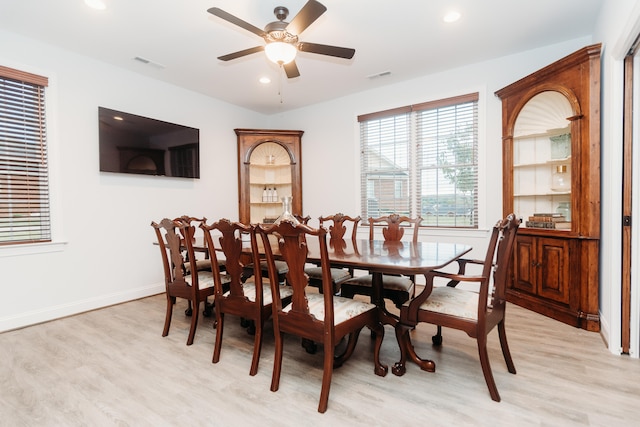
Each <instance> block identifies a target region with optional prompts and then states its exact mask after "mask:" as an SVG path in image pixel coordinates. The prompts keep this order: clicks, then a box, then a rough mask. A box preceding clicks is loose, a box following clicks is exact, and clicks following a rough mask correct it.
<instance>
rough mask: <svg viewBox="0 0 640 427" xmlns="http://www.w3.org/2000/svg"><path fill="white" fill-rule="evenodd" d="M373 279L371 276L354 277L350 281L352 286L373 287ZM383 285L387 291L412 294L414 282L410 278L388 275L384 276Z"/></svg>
mask: <svg viewBox="0 0 640 427" xmlns="http://www.w3.org/2000/svg"><path fill="white" fill-rule="evenodd" d="M372 280H373V277H372V276H371V275H364V276H358V277H354V278H353V279H351V280H349V283H350V284H354V285H358V286H367V287H371V282H372ZM382 285H383V287H384V288H385V289H391V290H394V291H404V292H408V293H410V294H412V293H413V292H412V291H413V286H414V285H413V281H411V279H409V278H408V277H404V276H389V275H387V274H385V275H383V276H382Z"/></svg>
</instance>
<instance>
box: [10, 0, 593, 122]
mask: <svg viewBox="0 0 640 427" xmlns="http://www.w3.org/2000/svg"><path fill="white" fill-rule="evenodd" d="M319 1H320V2H321V3H322V4H324V5H325V6H326V7H327V11H326V12H325V13H324V14H323V15H322V16H321V17H320V18H319V19H318V20H317V21H315V22H314V23H313V24H312V25H311V26H309V27H308V28H307V29H306V30H305V31H304V32H303V33H302V34H301V35H300V40H301V41H307V42H313V43H320V44H328V45H335V46H342V47H349V48H354V49H355V50H356V54H355V56H354V57H353V59H351V60H344V59H338V58H332V57H328V56H323V55H316V54H311V53H304V52H299V53H298V56H297V59H296V63H297V65H298V69H299V70H300V74H301V76H300V77H298V78H295V79H287V78H286V76H285V75H284V72H283V71H282V70H279V69H278V66H277V65H275V64H273V63H270V62H269V61H268V60H267V59H266V58H265V57H264V54H263V53H257V54H253V55H250V56H247V57H244V58H241V59H236V60H233V61H229V62H222V61H219V60H218V59H216V58H217V57H218V56H221V55H224V54H228V53H231V52H235V51H239V50H243V49H247V48H250V47H254V46H258V45H261V44H262V43H264V42H263V40H262V39H261V38H260V37H258V36H256V35H255V34H253V33H250V32H249V31H246V30H243V29H241V28H239V27H236V26H234V25H232V24H229V23H228V22H226V21H223V20H222V19H220V18H217V17H215V16H213V15H211V14H209V13H208V12H207V9H209V8H211V7H214V6H215V7H219V8H221V9H223V10H225V11H227V12H229V13H231V14H233V15H235V16H236V17H238V18H240V19H242V20H244V21H246V22H248V23H250V24H252V25H254V26H256V27H258V28H264V26H265V25H266V24H267V23H269V22H271V21H275V20H276V18H275V16H274V15H273V9H274V8H275V7H276V6H285V7H287V8H288V9H289V11H290V15H289V18H288V19H287V21H291V19H293V17H294V16H295V15H296V14H297V13H298V11H299V10H300V9H301V8H302V6H303V5H304V4H305V3H306V0H253V1H252V0H105V2H106V3H107V9H106V10H104V11H96V10H93V9H90V8H88V7H87V6H85V4H84V1H83V0H1V1H0V28H1V29H4V30H8V31H12V32H16V33H20V34H23V35H25V36H28V37H31V38H35V39H39V40H42V41H43V42H46V43H50V44H53V45H57V46H60V47H63V48H65V49H68V50H70V51H74V52H77V53H79V54H82V55H85V56H89V57H92V58H95V59H98V60H101V61H104V62H107V63H110V64H113V65H116V66H119V67H122V68H126V69H129V70H132V71H135V72H137V73H141V74H144V75H146V76H149V77H152V78H155V79H159V80H163V81H166V82H168V83H171V84H174V85H177V86H181V87H184V88H186V89H190V90H193V91H196V92H200V93H202V94H205V95H208V96H212V97H215V98H218V99H220V100H223V101H226V102H229V103H232V104H236V105H238V106H242V107H245V108H247V109H251V110H255V111H257V112H261V113H265V114H273V113H278V112H282V111H286V110H289V109H295V108H300V107H303V106H307V105H311V104H315V103H318V102H322V101H325V100H329V99H334V98H339V97H341V96H344V95H347V94H350V93H355V92H359V91H363V90H368V89H371V88H375V87H379V86H382V85H388V84H393V83H396V82H399V81H404V80H409V79H413V78H416V77H419V76H424V75H428V74H431V73H434V72H439V71H442V70H446V69H450V68H453V67H458V66H462V65H465V64H470V63H475V62H480V61H484V60H487V59H491V58H497V57H500V56H504V55H509V54H512V53H515V52H520V51H525V50H529V49H533V48H536V47H540V46H545V45H549V44H554V43H558V42H562V41H565V40H570V39H574V38H578V37H582V36H587V35H590V34H592V33H593V30H594V26H595V22H596V17H597V15H598V12H599V10H600V6H601V4H602V3H603V1H604V0H535V1H527V0H319ZM451 8H455V9H457V10H458V11H459V12H460V13H461V14H462V18H461V19H460V20H459V21H458V22H456V23H453V24H445V23H444V22H443V21H442V17H443V15H444V13H445V12H446V11H448V10H449V9H451ZM135 57H141V58H145V59H147V60H149V61H151V64H143V63H141V62H139V61H136V60H134V58H135ZM153 64H157V65H153ZM385 72H390V74H389V75H387V76H384V77H377V78H368V76H371V75H377V74H380V73H385ZM264 75H266V76H269V77H270V78H271V80H272V83H271V84H269V85H263V84H261V83H259V82H258V79H259V77H261V76H264Z"/></svg>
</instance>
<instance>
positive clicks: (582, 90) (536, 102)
mask: <svg viewBox="0 0 640 427" xmlns="http://www.w3.org/2000/svg"><path fill="white" fill-rule="evenodd" d="M600 48H601V46H600V44H595V45H592V46H587V47H585V48H583V49H581V50H579V51H577V52H574V53H573V54H571V55H569V56H567V57H565V58H563V59H561V60H559V61H557V62H555V63H553V64H551V65H549V66H547V67H545V68H543V69H541V70H539V71H537V72H535V73H533V74H531V75H529V76H527V77H524V78H522V79H521V80H518V81H517V82H515V83H513V84H510V85H509V86H507V87H505V88H503V89H500V90H498V91H497V92H496V95H497V96H498V97H499V98H500V99H501V100H502V135H503V136H502V144H503V150H502V155H503V181H504V188H503V209H504V213H505V215H506V214H508V213H510V212H514V213H515V214H516V215H517V216H519V217H520V218H521V219H522V225H521V227H520V229H519V231H518V236H517V240H516V245H515V249H514V259H513V263H512V271H513V274H512V275H511V278H512V280H511V282H510V283H509V285H508V294H507V299H508V300H509V301H511V302H513V303H515V304H517V305H520V306H522V307H526V308H528V309H531V310H533V311H536V312H538V313H542V314H544V315H547V316H549V317H552V318H554V319H557V320H559V321H562V322H564V323H567V324H570V325H573V326H576V327H581V328H584V329H587V330H591V331H598V330H599V329H600V322H599V315H598V289H599V264H600V262H599V246H600V72H601V71H600Z"/></svg>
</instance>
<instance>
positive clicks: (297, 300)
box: [258, 221, 387, 413]
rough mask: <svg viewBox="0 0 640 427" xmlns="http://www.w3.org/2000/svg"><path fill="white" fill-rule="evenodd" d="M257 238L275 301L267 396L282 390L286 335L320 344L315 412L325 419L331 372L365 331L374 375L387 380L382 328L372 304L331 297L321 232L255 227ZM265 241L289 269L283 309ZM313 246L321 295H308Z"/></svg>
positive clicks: (288, 226) (286, 224)
mask: <svg viewBox="0 0 640 427" xmlns="http://www.w3.org/2000/svg"><path fill="white" fill-rule="evenodd" d="M258 232H259V233H260V235H261V236H262V239H263V244H264V248H265V255H266V260H267V263H268V267H269V281H270V283H271V292H272V293H273V295H274V303H273V330H274V335H275V349H276V350H275V357H274V365H273V376H272V379H271V391H277V390H278V388H279V386H280V372H281V369H282V356H283V338H284V334H285V333H286V334H292V335H296V336H298V337H301V338H302V339H307V340H310V341H314V342H319V343H322V344H323V345H324V362H323V375H322V389H321V392H320V402H319V404H318V412H321V413H323V412H325V411H326V410H327V405H328V401H329V388H330V386H331V377H332V375H333V368H334V366H335V367H338V366H341V365H342V364H343V363H344V362H345V361H346V360H347V359H348V358H349V357H350V356H351V355H352V353H353V351H354V349H355V346H356V343H357V340H358V336H359V334H360V331H361V330H362V328H363V327H365V326H367V327H369V328H371V329H372V330H375V331H376V342H375V346H374V357H373V359H374V372H375V373H376V375H381V376H384V375H386V373H387V367H386V366H383V365H382V364H381V363H380V347H381V345H382V337H383V336H384V328H383V326H382V324H381V323H380V319H379V317H378V310H377V309H376V306H375V305H374V304H370V303H367V302H363V301H357V300H352V299H349V298H342V297H339V296H335V295H334V294H333V287H332V284H331V274H330V268H331V267H330V262H329V255H328V251H327V239H326V234H327V231H326V230H325V229H323V228H319V229H313V228H311V227H308V226H306V225H304V224H298V225H294V224H293V223H291V222H289V221H283V222H281V223H280V224H276V225H274V226H271V227H268V228H264V226H258ZM269 235H274V236H276V237H277V246H278V253H279V258H281V259H282V260H284V261H285V262H286V263H287V265H288V266H289V272H288V274H287V283H288V284H289V285H291V287H292V288H293V297H292V301H291V304H284V303H281V301H280V298H278V295H279V292H280V290H281V287H280V286H279V285H278V282H277V270H276V268H275V256H274V253H273V251H272V250H271V244H270V242H269V239H268V238H269ZM311 240H315V241H316V242H317V243H318V246H317V248H318V249H317V251H318V257H319V261H320V265H321V268H322V271H323V274H322V277H323V282H322V286H323V292H322V293H307V292H306V288H307V286H308V284H309V282H308V277H307V275H306V273H305V271H304V270H305V263H306V262H307V255H308V250H307V242H309V241H311ZM347 335H348V336H349V339H348V343H347V345H346V348H345V350H344V352H343V353H341V354H339V355H335V348H336V346H337V345H338V343H340V341H341V340H342V338H343V337H345V336H347Z"/></svg>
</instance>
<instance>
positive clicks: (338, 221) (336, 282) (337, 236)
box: [305, 213, 360, 295]
mask: <svg viewBox="0 0 640 427" xmlns="http://www.w3.org/2000/svg"><path fill="white" fill-rule="evenodd" d="M319 221H320V226H321V227H322V226H324V225H325V223H327V222H330V223H331V224H330V225H329V245H330V246H334V247H335V246H338V245H339V246H342V245H343V243H344V236H345V233H346V232H347V226H349V227H348V228H350V229H351V233H350V238H351V240H352V241H355V239H356V235H357V232H358V224H359V223H360V217H359V216H357V217H355V218H353V217H350V216H349V215H344V214H342V213H337V214H335V215H329V216H324V217H322V216H321V217H320V218H319ZM305 272H306V273H307V275H308V276H309V285H310V286H313V287H314V288H318V289H319V290H320V291H321V292H322V267H319V266H318V267H307V268H306V269H305ZM351 277H352V270H351V271H350V270H345V269H343V268H335V267H332V268H331V284H332V285H333V293H334V294H336V295H338V294H340V288H341V286H342V284H343V283H344V282H346V281H347V280H349V279H351Z"/></svg>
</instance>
